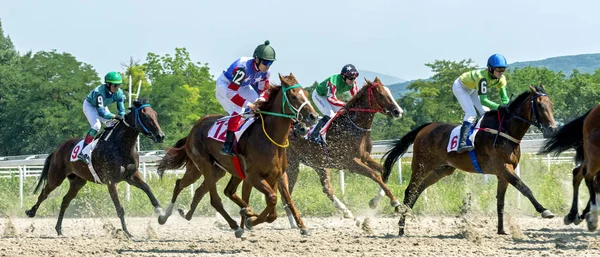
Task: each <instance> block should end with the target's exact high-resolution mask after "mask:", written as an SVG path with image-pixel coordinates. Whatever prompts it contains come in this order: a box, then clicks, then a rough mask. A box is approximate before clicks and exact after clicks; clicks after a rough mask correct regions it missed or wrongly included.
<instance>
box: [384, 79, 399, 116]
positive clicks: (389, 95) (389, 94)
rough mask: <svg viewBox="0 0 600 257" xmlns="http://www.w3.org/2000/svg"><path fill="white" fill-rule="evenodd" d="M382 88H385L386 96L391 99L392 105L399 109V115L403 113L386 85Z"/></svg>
mask: <svg viewBox="0 0 600 257" xmlns="http://www.w3.org/2000/svg"><path fill="white" fill-rule="evenodd" d="M383 88H384V89H385V92H387V95H388V97H389V98H390V99H391V100H392V102H393V103H394V105H396V107H398V110H399V111H400V115H402V113H404V110H402V108H400V105H398V103H397V102H396V99H394V95H393V94H392V91H390V89H389V88H388V87H386V86H384V87H383Z"/></svg>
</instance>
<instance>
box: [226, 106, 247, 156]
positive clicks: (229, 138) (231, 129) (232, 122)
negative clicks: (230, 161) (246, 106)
mask: <svg viewBox="0 0 600 257" xmlns="http://www.w3.org/2000/svg"><path fill="white" fill-rule="evenodd" d="M232 115H233V116H231V118H229V123H228V124H227V135H226V136H225V143H223V149H221V154H223V155H229V156H236V154H235V153H234V152H233V140H234V138H235V134H234V133H235V131H236V130H237V128H238V124H239V122H240V119H242V116H241V115H238V114H237V113H235V112H234V113H232Z"/></svg>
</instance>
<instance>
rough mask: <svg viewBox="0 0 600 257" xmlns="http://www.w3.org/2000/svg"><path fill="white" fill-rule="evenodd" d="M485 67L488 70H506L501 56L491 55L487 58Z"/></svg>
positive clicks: (504, 59)
mask: <svg viewBox="0 0 600 257" xmlns="http://www.w3.org/2000/svg"><path fill="white" fill-rule="evenodd" d="M487 66H488V68H506V66H507V64H506V58H504V56H503V55H501V54H493V55H492V56H490V58H488V61H487Z"/></svg>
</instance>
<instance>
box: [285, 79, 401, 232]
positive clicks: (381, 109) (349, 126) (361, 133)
mask: <svg viewBox="0 0 600 257" xmlns="http://www.w3.org/2000/svg"><path fill="white" fill-rule="evenodd" d="M403 112H404V111H403V110H402V108H400V106H398V103H396V101H395V100H394V97H393V95H392V93H391V92H390V90H389V88H387V87H386V86H384V85H383V84H382V83H381V81H380V80H379V78H375V80H374V81H373V82H371V81H369V80H366V79H365V84H364V85H363V86H362V88H361V89H360V90H359V91H358V92H357V93H356V95H354V96H353V97H352V99H350V100H349V101H348V102H347V103H346V104H345V106H344V107H342V108H341V109H340V111H338V112H337V114H336V115H335V116H334V117H333V118H332V119H331V121H329V125H328V129H327V134H326V141H327V142H326V143H324V144H320V143H317V142H315V141H312V140H307V139H305V138H304V137H303V136H300V135H295V134H294V133H292V134H294V135H293V136H290V147H289V149H288V169H287V171H286V173H287V176H288V180H289V182H288V183H289V186H285V184H288V183H286V181H282V183H283V184H282V186H281V187H280V188H282V189H283V190H285V189H286V188H289V192H282V194H291V193H292V192H293V190H294V186H295V184H296V182H297V180H298V174H299V172H300V163H302V164H304V165H307V166H309V167H311V168H313V169H314V170H315V171H316V172H317V174H318V175H319V177H320V182H321V185H322V186H323V193H325V194H326V195H327V197H329V199H330V200H331V201H332V202H333V205H334V206H335V207H336V208H337V209H339V210H340V211H341V212H342V213H343V215H344V217H345V218H353V215H352V212H351V211H350V210H349V209H348V208H346V206H345V205H344V204H343V203H342V202H341V201H340V200H339V199H338V198H337V197H336V196H335V195H334V192H333V188H332V187H331V178H330V171H329V169H331V168H333V169H340V170H347V171H350V172H353V173H357V174H360V175H363V176H366V177H368V178H370V179H372V180H373V181H375V182H376V183H377V184H379V187H380V190H379V192H378V194H377V195H376V196H375V197H374V198H373V199H371V201H370V203H369V205H370V206H371V208H375V206H376V205H377V202H379V199H381V197H382V195H383V193H385V195H387V196H388V197H389V198H390V201H391V205H392V207H396V206H399V205H400V202H399V201H398V199H396V197H395V196H394V195H393V194H392V192H391V191H390V190H389V188H388V187H387V185H386V184H385V183H384V181H383V180H382V179H381V175H380V174H381V173H382V171H383V168H382V166H381V165H380V164H379V163H378V162H377V161H376V160H374V159H373V157H371V155H370V153H371V150H372V148H373V141H372V140H371V125H372V123H373V118H374V117H375V114H376V113H383V114H386V115H387V116H390V117H392V118H395V119H397V118H401V117H402V113H403ZM286 191H287V190H286ZM282 199H283V200H284V202H283V204H284V206H286V207H288V208H286V212H287V215H288V217H290V216H291V215H292V214H293V213H294V212H297V211H296V210H293V208H294V207H293V205H290V203H289V202H286V201H285V200H286V199H285V198H282ZM289 219H290V223H291V226H292V227H295V225H294V224H293V221H292V219H291V218H289Z"/></svg>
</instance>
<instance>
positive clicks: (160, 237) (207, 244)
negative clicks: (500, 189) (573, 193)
mask: <svg viewBox="0 0 600 257" xmlns="http://www.w3.org/2000/svg"><path fill="white" fill-rule="evenodd" d="M506 216H508V217H505V219H507V220H508V221H507V220H505V227H506V229H507V232H508V231H509V230H510V231H511V232H509V233H510V234H509V235H504V236H500V235H496V233H495V231H496V218H495V216H489V217H475V218H471V219H470V220H469V221H468V222H467V221H465V220H466V219H465V218H462V217H447V216H446V217H428V216H417V217H416V218H412V219H408V220H407V222H408V224H407V225H408V227H407V231H406V232H407V236H405V237H402V238H398V237H396V233H397V228H396V224H397V218H365V217H364V216H363V217H359V218H358V219H355V220H350V219H341V218H333V217H329V218H305V222H306V224H307V225H308V226H309V228H310V229H311V232H312V234H311V235H310V236H301V235H300V233H299V231H298V230H292V229H289V224H288V221H287V218H286V217H279V218H278V219H277V220H276V221H275V222H274V223H272V224H266V225H260V226H258V227H257V228H255V229H254V230H253V231H249V232H246V234H245V235H246V236H247V240H245V241H241V240H239V239H236V238H235V237H234V233H233V231H231V230H229V229H228V227H227V226H226V224H225V223H224V222H223V221H222V219H221V218H218V219H217V218H215V217H194V219H193V220H192V221H190V222H188V221H186V220H184V219H183V218H181V217H179V216H178V215H176V214H175V215H174V216H172V217H171V218H170V219H169V221H168V222H167V223H166V224H165V225H163V226H160V225H158V223H157V221H156V218H150V217H148V218H131V217H130V218H127V219H126V220H127V221H128V226H129V230H130V232H131V233H132V234H133V235H134V236H135V237H136V239H135V240H134V241H131V240H128V239H124V238H122V233H121V232H120V225H119V221H118V219H116V218H109V219H101V218H89V219H65V220H64V222H63V233H64V236H62V237H59V236H57V235H56V232H55V231H54V225H55V222H56V219H54V218H33V219H25V218H18V219H11V218H2V219H1V223H0V226H1V228H2V230H1V231H2V233H3V234H2V238H1V239H0V256H60V257H68V256H77V257H80V256H321V257H324V256H598V255H600V237H599V235H598V233H597V232H587V231H585V227H584V224H580V225H579V226H573V225H570V226H565V225H563V224H562V217H556V218H554V219H549V220H547V219H541V218H538V217H528V216H519V217H516V218H514V219H513V218H511V217H510V216H509V215H506Z"/></svg>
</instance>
